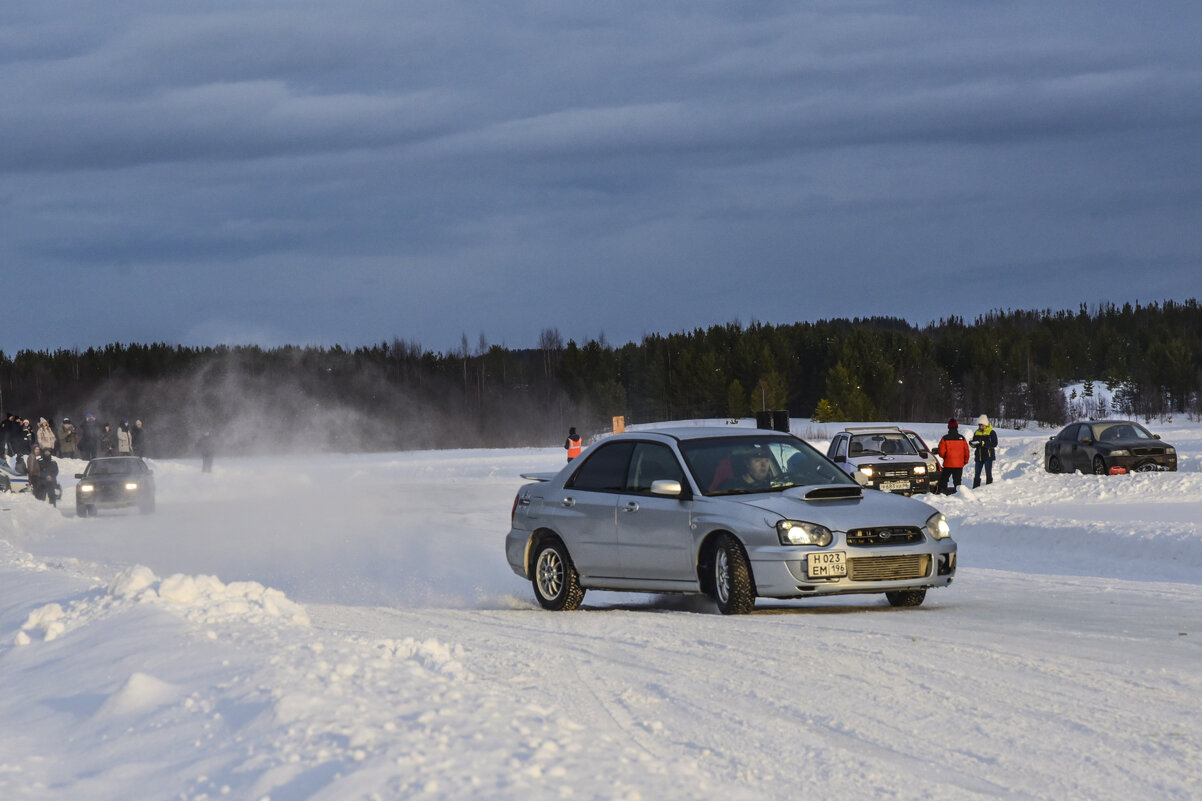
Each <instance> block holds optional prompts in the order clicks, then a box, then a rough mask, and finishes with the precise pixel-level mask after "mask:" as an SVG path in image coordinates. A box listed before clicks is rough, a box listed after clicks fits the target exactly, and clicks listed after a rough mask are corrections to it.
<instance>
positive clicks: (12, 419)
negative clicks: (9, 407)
mask: <svg viewBox="0 0 1202 801" xmlns="http://www.w3.org/2000/svg"><path fill="white" fill-rule="evenodd" d="M17 425H18V423H17V421H16V415H14V414H13V413H12V412H9V413H8V414H6V415H4V420H2V421H0V458H4V457H7V456H8V455H9V454H10V453H16V451H15V450H14V449H13V445H12V437H13V433H15V431H16V428H17Z"/></svg>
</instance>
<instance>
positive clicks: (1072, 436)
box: [1059, 425, 1081, 442]
mask: <svg viewBox="0 0 1202 801" xmlns="http://www.w3.org/2000/svg"><path fill="white" fill-rule="evenodd" d="M1080 427H1081V426H1079V425H1076V426H1069V427H1068V428H1066V429H1064V430H1063V431H1061V432H1060V437H1059V438H1060V439H1061V440H1063V441H1065V442H1076V441H1077V429H1078V428H1080Z"/></svg>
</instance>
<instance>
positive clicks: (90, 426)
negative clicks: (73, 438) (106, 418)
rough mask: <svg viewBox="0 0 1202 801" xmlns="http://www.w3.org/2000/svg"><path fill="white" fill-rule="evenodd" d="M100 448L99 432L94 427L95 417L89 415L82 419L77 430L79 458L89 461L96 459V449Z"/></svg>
mask: <svg viewBox="0 0 1202 801" xmlns="http://www.w3.org/2000/svg"><path fill="white" fill-rule="evenodd" d="M99 447H100V431H99V430H98V426H97V425H96V417H95V416H94V415H91V414H89V415H88V416H87V417H85V418H84V421H83V426H81V427H80V430H79V458H80V459H88V460H89V461H90V460H92V459H95V458H96V449H97V448H99Z"/></svg>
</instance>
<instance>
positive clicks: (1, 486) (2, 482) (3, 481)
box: [0, 476, 13, 492]
mask: <svg viewBox="0 0 1202 801" xmlns="http://www.w3.org/2000/svg"><path fill="white" fill-rule="evenodd" d="M12 488H13V483H12V482H11V481H9V480H8V476H0V492H9V491H11V490H12Z"/></svg>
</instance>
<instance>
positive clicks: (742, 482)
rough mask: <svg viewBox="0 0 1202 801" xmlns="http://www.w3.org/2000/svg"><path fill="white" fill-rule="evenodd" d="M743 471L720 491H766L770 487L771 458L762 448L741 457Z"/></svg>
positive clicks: (727, 482) (728, 481)
mask: <svg viewBox="0 0 1202 801" xmlns="http://www.w3.org/2000/svg"><path fill="white" fill-rule="evenodd" d="M741 459H742V465H743V469H742V470H741V471H740V472H739V473H738V474H737V475H734V476H732V477H731V478H730V479H728V480H727V481H726V483H724V484H723V485H722V490H723V491H724V492H725V491H729V490H740V489H748V490H751V489H766V488H767V487H769V486H771V479H772V456H771V454H769V453H768V451H767V450H766V449H764V448H761V447H757V448H754V449H753V450H751V451H750V452H748V453H746V454H742V455H741Z"/></svg>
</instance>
